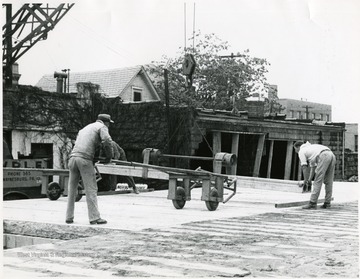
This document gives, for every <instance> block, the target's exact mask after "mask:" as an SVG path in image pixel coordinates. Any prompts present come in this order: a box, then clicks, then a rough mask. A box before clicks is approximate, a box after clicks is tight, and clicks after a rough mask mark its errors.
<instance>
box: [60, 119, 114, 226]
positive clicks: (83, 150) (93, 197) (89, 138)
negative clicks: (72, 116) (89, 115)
mask: <svg viewBox="0 0 360 279" xmlns="http://www.w3.org/2000/svg"><path fill="white" fill-rule="evenodd" d="M110 123H114V121H112V120H111V117H110V115H109V114H99V115H98V118H97V120H96V122H94V123H91V124H89V125H87V126H85V127H84V128H83V129H81V130H80V131H79V133H78V135H77V137H76V141H75V145H74V148H73V150H72V151H71V153H70V160H69V185H68V203H67V210H66V223H67V224H71V223H73V222H74V209H75V198H76V192H77V188H78V183H79V180H80V178H81V179H82V181H83V184H84V188H85V195H86V203H87V207H88V215H89V221H90V224H91V225H95V224H106V223H107V222H106V220H104V219H102V218H101V217H100V212H99V209H98V203H97V190H98V188H97V183H96V177H95V170H94V163H93V159H94V155H95V150H96V148H97V147H98V146H99V145H100V143H103V144H104V146H106V148H105V155H106V161H105V163H109V162H110V161H111V156H112V151H111V142H112V139H111V136H110V134H109V129H108V128H109V126H110Z"/></svg>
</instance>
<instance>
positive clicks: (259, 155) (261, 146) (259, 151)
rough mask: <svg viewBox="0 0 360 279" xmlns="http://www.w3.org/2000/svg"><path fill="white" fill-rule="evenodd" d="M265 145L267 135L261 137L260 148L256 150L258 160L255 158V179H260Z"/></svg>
mask: <svg viewBox="0 0 360 279" xmlns="http://www.w3.org/2000/svg"><path fill="white" fill-rule="evenodd" d="M264 143H265V135H264V134H262V135H260V136H259V140H258V146H257V150H256V158H255V164H254V171H253V177H258V176H259V172H260V165H261V157H262V154H263V150H264Z"/></svg>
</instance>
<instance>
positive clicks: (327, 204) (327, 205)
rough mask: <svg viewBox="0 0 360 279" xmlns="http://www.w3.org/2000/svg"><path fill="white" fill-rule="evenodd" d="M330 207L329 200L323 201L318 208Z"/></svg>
mask: <svg viewBox="0 0 360 279" xmlns="http://www.w3.org/2000/svg"><path fill="white" fill-rule="evenodd" d="M330 207H331V204H330V203H329V202H325V203H324V204H323V205H322V206H320V208H324V209H326V208H330Z"/></svg>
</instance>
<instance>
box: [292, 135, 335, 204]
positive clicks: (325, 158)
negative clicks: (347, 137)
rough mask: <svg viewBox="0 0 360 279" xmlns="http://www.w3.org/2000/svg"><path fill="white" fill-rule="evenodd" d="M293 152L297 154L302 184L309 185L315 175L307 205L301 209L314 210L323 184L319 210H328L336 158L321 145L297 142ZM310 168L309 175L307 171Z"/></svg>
mask: <svg viewBox="0 0 360 279" xmlns="http://www.w3.org/2000/svg"><path fill="white" fill-rule="evenodd" d="M294 149H295V152H296V153H298V155H299V159H300V164H301V169H302V171H303V174H304V180H305V181H304V182H305V183H311V180H312V178H313V176H314V174H315V179H314V183H313V190H312V193H311V197H310V202H309V204H308V205H306V206H303V209H316V208H317V201H318V198H319V195H320V191H321V186H322V184H323V183H324V184H325V203H324V204H323V205H322V206H321V208H329V207H330V203H331V197H332V188H333V181H334V174H335V164H336V157H335V155H334V153H332V152H331V150H330V149H329V148H328V147H327V146H324V145H321V144H311V143H310V142H306V143H304V142H302V141H297V142H295V144H294ZM309 167H310V174H309V175H308V173H309V172H308V171H307V169H308V168H309Z"/></svg>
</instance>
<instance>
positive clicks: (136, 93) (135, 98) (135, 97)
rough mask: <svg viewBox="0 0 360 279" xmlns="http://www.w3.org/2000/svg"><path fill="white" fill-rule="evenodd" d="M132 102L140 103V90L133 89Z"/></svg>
mask: <svg viewBox="0 0 360 279" xmlns="http://www.w3.org/2000/svg"><path fill="white" fill-rule="evenodd" d="M132 90H133V101H134V102H141V101H142V88H139V87H133V88H132Z"/></svg>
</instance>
